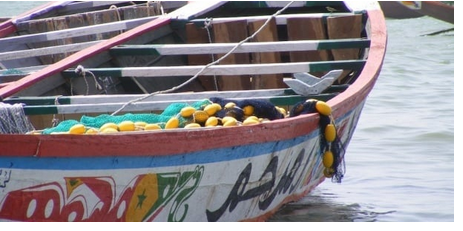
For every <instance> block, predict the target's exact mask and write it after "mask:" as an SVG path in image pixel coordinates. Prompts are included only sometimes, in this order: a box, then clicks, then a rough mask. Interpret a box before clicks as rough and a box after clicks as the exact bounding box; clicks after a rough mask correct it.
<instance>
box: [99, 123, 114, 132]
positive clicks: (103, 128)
mask: <svg viewBox="0 0 463 231" xmlns="http://www.w3.org/2000/svg"><path fill="white" fill-rule="evenodd" d="M106 128H114V129H116V130H117V129H118V127H117V124H115V123H112V122H109V123H105V124H103V126H101V127H100V132H101V131H103V130H105V129H106Z"/></svg>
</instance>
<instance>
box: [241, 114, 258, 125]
mask: <svg viewBox="0 0 463 231" xmlns="http://www.w3.org/2000/svg"><path fill="white" fill-rule="evenodd" d="M259 123H260V121H259V119H258V118H257V117H255V116H253V117H252V116H250V117H248V118H246V119H245V120H244V121H243V125H253V124H259Z"/></svg>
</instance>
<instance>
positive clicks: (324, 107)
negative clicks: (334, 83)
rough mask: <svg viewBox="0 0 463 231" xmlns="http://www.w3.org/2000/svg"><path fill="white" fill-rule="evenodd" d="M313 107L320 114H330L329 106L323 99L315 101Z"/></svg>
mask: <svg viewBox="0 0 463 231" xmlns="http://www.w3.org/2000/svg"><path fill="white" fill-rule="evenodd" d="M315 108H316V109H317V111H318V113H320V114H322V115H326V116H328V115H330V114H331V107H330V106H329V105H328V104H327V103H325V102H323V101H317V103H316V104H315Z"/></svg>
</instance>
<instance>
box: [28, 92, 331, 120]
mask: <svg viewBox="0 0 463 231" xmlns="http://www.w3.org/2000/svg"><path fill="white" fill-rule="evenodd" d="M338 94H339V93H326V94H320V95H315V96H310V98H311V99H317V100H322V101H328V100H330V99H331V98H333V97H335V96H336V95H338ZM229 99H234V100H244V99H250V98H249V97H245V98H229ZM252 99H263V100H268V101H269V102H271V103H273V104H275V105H280V106H292V105H294V104H296V103H298V102H301V101H305V100H307V99H309V97H305V96H300V95H288V96H275V97H273V96H267V97H265V96H264V97H252ZM200 100H204V98H194V97H192V98H191V99H188V100H168V101H142V102H135V103H132V104H130V105H128V106H126V107H125V108H124V110H123V111H124V112H147V111H162V110H164V109H166V108H167V107H168V106H169V105H171V104H173V103H189V104H192V103H196V102H198V101H200ZM125 103H126V102H118V103H93V104H61V105H59V104H58V105H31V106H30V105H26V106H24V113H25V114H26V115H47V114H63V115H65V114H76V113H113V112H115V111H117V110H118V109H120V108H121V107H122V106H124V104H125Z"/></svg>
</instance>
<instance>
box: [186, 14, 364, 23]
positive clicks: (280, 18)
mask: <svg viewBox="0 0 463 231" xmlns="http://www.w3.org/2000/svg"><path fill="white" fill-rule="evenodd" d="M354 14H358V13H350V12H347V13H313V14H283V15H277V16H276V17H275V19H276V24H277V25H286V22H287V19H288V18H322V19H326V18H327V17H330V16H347V15H354ZM268 17H269V16H246V17H228V18H214V19H213V20H212V24H215V23H223V22H231V21H242V20H246V21H247V22H253V21H260V20H267V19H268ZM206 20H209V19H193V20H191V22H192V23H194V24H196V25H204V22H205V21H206Z"/></svg>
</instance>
